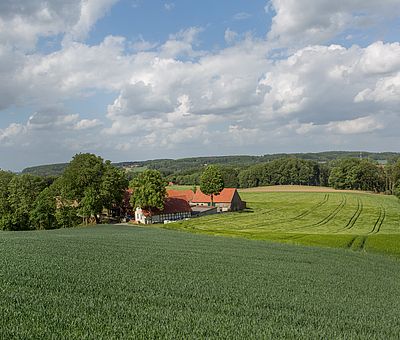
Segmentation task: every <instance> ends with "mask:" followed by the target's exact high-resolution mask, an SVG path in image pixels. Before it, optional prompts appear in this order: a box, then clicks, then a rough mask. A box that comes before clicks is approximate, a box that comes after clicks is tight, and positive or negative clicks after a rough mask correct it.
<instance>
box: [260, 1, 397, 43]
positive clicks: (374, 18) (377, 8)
mask: <svg viewBox="0 0 400 340" xmlns="http://www.w3.org/2000/svg"><path fill="white" fill-rule="evenodd" d="M270 6H271V7H272V8H273V10H274V11H275V12H276V15H275V16H274V18H273V21H272V27H271V30H270V32H269V33H268V38H269V39H270V40H271V41H274V42H276V43H278V44H279V45H280V46H286V47H289V46H305V45H308V44H319V43H324V42H327V41H329V40H330V39H332V38H334V37H336V36H338V35H339V34H340V33H341V32H343V31H345V30H346V29H348V28H355V29H357V28H365V27H364V26H366V25H368V26H374V25H377V24H378V22H382V21H384V20H388V18H390V17H393V15H394V13H398V11H399V9H400V3H399V1H398V0H386V1H383V2H382V1H378V0H346V1H342V0H338V1H331V0H303V1H298V0H271V1H270ZM267 8H269V7H267Z"/></svg>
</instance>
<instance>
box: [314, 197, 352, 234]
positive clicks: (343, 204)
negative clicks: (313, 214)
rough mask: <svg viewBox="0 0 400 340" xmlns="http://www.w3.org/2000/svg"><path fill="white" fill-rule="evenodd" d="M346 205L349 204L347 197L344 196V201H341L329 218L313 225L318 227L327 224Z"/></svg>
mask: <svg viewBox="0 0 400 340" xmlns="http://www.w3.org/2000/svg"><path fill="white" fill-rule="evenodd" d="M346 203H347V197H346V196H345V195H342V200H341V201H340V203H339V205H338V206H337V207H336V208H335V209H334V210H333V211H332V212H331V213H330V214H329V215H328V216H326V217H324V218H323V219H322V220H321V221H319V222H317V223H314V224H312V226H315V227H317V226H321V225H325V224H327V223H328V222H329V221H331V220H332V219H333V218H334V217H335V216H336V215H337V214H338V213H339V212H340V211H341V210H342V209H343V208H344V206H345V205H346Z"/></svg>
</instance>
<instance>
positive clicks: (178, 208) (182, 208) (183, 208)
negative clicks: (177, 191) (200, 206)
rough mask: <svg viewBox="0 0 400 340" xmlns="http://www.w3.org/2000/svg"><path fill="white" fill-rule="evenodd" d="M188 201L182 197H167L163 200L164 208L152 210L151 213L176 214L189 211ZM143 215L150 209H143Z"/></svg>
mask: <svg viewBox="0 0 400 340" xmlns="http://www.w3.org/2000/svg"><path fill="white" fill-rule="evenodd" d="M191 211H192V209H191V208H190V205H189V203H188V202H187V201H186V200H185V199H184V198H179V197H167V198H166V199H165V201H164V209H163V210H162V211H160V210H158V209H156V210H153V211H152V215H160V214H176V213H180V212H191ZM143 214H144V215H145V216H149V215H150V211H148V210H144V209H143Z"/></svg>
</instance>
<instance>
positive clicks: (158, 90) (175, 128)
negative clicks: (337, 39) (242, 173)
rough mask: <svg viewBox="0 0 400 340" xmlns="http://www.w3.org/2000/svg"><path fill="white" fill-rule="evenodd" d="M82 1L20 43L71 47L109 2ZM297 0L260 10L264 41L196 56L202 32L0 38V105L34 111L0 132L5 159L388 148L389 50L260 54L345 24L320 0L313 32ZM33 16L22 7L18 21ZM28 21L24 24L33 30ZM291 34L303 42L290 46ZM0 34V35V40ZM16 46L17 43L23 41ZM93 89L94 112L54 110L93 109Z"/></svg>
mask: <svg viewBox="0 0 400 340" xmlns="http://www.w3.org/2000/svg"><path fill="white" fill-rule="evenodd" d="M21 1H22V0H21ZM307 1H308V2H307V3H308V4H309V5H310V6H311V5H312V4H313V3H314V2H313V1H311V0H307ZM10 3H11V2H10ZM35 3H39V2H33V4H35ZM55 3H56V2H55ZM71 3H72V2H71ZM85 3H86V6H87V7H86V10H83V7H82V6H81V5H82V3H81V2H78V1H76V3H75V4H76V6H75V7H71V8H72V9H71V11H72V12H73V13H74V14H73V15H72V12H71V15H70V16H69V19H68V20H64V21H62V22H61V23H55V24H54V23H52V22H53V21H52V20H53V19H52V18H53V17H55V14H51V15H50V17H49V18H50V19H48V20H49V21H48V22H49V23H51V25H53V24H54V25H56V26H54V27H55V28H54V29H53V28H51V27H52V26H51V25H50V24H49V25H50V26H48V27H50V28H48V27H47V26H46V27H47V28H43V27H44V26H43V27H42V26H41V25H42V24H40V25H38V26H37V29H36V30H33V35H32V37H31V38H29V37H28V38H29V39H32V41H33V40H35V39H36V38H37V36H40V35H49V34H53V33H52V32H70V33H68V34H69V37H71V38H73V40H78V39H84V36H85V35H86V34H87V33H88V32H89V30H90V27H92V26H93V24H94V22H95V21H96V20H97V19H98V18H100V17H101V16H102V15H104V14H105V13H107V10H108V9H109V6H111V5H112V3H113V1H102V2H99V3H97V4H95V3H93V2H85ZM297 3H298V2H296V3H295V2H293V1H289V0H281V1H280V2H279V3H278V1H277V0H276V1H273V2H272V4H273V5H274V6H275V7H274V8H275V9H277V6H280V7H279V9H278V10H277V16H276V17H275V19H274V20H275V21H274V25H275V26H273V30H272V31H271V32H272V33H271V34H270V36H269V39H270V40H266V39H257V38H254V37H251V35H247V36H244V37H243V36H242V35H238V34H237V33H236V32H234V31H232V30H230V29H227V30H226V31H225V35H224V37H225V40H226V42H227V44H229V46H228V47H227V48H224V49H220V50H215V51H203V50H201V51H199V46H200V45H199V39H200V36H199V35H200V33H201V32H202V30H203V29H202V28H197V27H192V28H189V29H186V30H182V31H180V32H178V33H176V34H171V35H170V36H169V38H168V40H167V41H165V42H164V43H162V44H158V43H151V42H147V41H145V40H144V39H143V38H142V37H141V36H139V39H137V40H136V41H133V42H130V41H126V39H125V38H123V37H116V36H108V37H106V38H105V39H104V40H103V41H102V42H101V43H99V44H98V45H92V46H90V45H88V44H85V43H84V42H77V41H69V43H66V40H65V41H64V42H65V43H64V45H63V46H62V47H61V49H60V50H58V51H56V52H53V53H50V54H47V55H43V54H40V53H37V52H36V53H35V52H30V53H25V52H24V50H22V49H20V48H19V47H18V48H14V47H13V46H10V45H9V44H8V43H3V44H2V43H1V41H2V40H0V79H3V80H5V81H2V82H0V109H1V110H4V109H7V108H8V109H11V108H13V107H32V110H31V111H30V112H35V113H34V114H32V115H31V117H30V118H29V119H28V120H27V121H26V122H21V121H20V119H19V118H18V119H17V118H16V121H15V122H14V123H13V124H9V125H8V126H6V127H5V128H3V129H2V130H0V147H1V148H2V151H5V150H10V151H9V152H10V153H9V154H10V155H11V154H14V152H15V150H19V152H20V154H26V153H28V154H29V155H32V157H33V156H39V158H40V157H44V156H41V154H40V152H39V151H37V152H36V153H35V150H42V152H46V153H48V154H49V155H53V156H54V157H55V160H56V159H58V158H57V157H60V156H58V154H61V153H62V154H63V155H69V154H70V153H71V152H78V151H84V150H89V151H92V152H95V151H96V150H97V151H104V150H105V151H104V152H108V153H109V154H110V155H119V156H118V157H121V158H122V159H124V158H125V159H129V158H131V157H135V158H142V159H144V158H152V157H158V156H163V155H162V153H163V152H164V151H162V150H166V151H165V153H167V154H168V157H170V156H172V157H177V156H179V155H183V156H190V155H195V154H216V153H238V152H242V153H265V152H273V151H279V150H280V148H286V150H282V151H296V150H299V149H300V150H299V151H301V150H305V149H307V148H309V149H310V148H312V149H313V148H317V147H318V148H328V149H329V148H332V147H331V146H332V145H340V146H346V145H347V146H350V147H348V148H352V147H354V148H356V147H357V145H360V146H361V148H368V147H369V146H372V147H375V146H376V147H378V145H394V146H396V145H398V142H397V144H396V139H395V138H397V131H398V128H399V127H400V117H399V115H398V112H399V111H398V107H397V106H398V101H399V98H400V96H399V94H400V62H399V60H400V47H399V43H384V42H375V43H371V44H370V45H369V46H367V47H365V48H362V47H360V46H356V45H354V46H352V47H350V48H346V47H343V46H340V45H334V44H332V45H329V46H324V45H315V44H313V45H310V46H307V47H299V48H296V49H293V50H291V51H289V52H287V55H288V56H286V52H285V53H284V54H282V55H280V56H279V58H272V57H271V55H270V53H271V42H272V40H275V42H277V43H279V44H280V43H282V42H285V41H286V42H289V41H294V40H293V39H295V40H296V39H299V42H300V44H299V45H300V46H301V45H302V44H303V43H304V42H305V41H308V42H313V41H324V39H326V38H327V37H330V36H331V33H330V32H331V30H335V29H336V28H337V29H339V30H342V29H345V28H346V27H349V26H348V25H349V22H348V20H347V19H346V20H344V21H343V23H344V24H343V27H342V26H340V25H339V24H338V22H339V21H337V20H336V19H337V18H339V17H340V15H341V14H340V13H342V12H343V13H344V16H343V18H347V16H350V17H351V18H353V17H354V15H353V14H352V10H351V8H353V7H351V6H353V5H354V1H352V2H351V5H350V4H347V2H346V3H345V2H344V1H339V2H338V3H339V4H340V6H339V5H338V4H337V3H331V6H328V4H327V2H326V1H320V2H319V4H318V5H317V8H316V9H315V11H320V12H321V20H323V21H324V20H328V21H327V22H328V23H325V21H324V22H322V23H321V25H320V26H318V20H317V19H315V18H314V17H313V15H311V14H310V13H308V11H311V12H312V11H314V9H312V8H311V9H307V11H305V12H304V11H303V12H302V11H295V10H294V9H296V8H298V4H297ZM366 3H368V4H369V5H368V4H364V5H362V6H361V8H362V9H363V11H365V13H366V14H363V15H365V16H367V17H368V15H369V14H368V13H369V12H368V11H369V10H370V8H375V7H374V6H375V5H374V2H373V1H370V0H367V1H366ZM388 4H389V5H384V6H383V7H385V8H393V4H394V2H392V1H390V0H389V2H388ZM58 5H59V6H61V7H62V4H61V3H59V4H58ZM1 6H2V4H0V9H1V8H2V7H1ZM90 6H94V7H90ZM296 6H297V7H296ZM61 7H60V8H61ZM37 8H38V7H35V6H34V5H32V9H31V10H30V11H29V13H36V12H38V11H39V10H38V9H37ZM57 8H58V7H57ZM62 8H64V7H62ZM82 11H83V12H82ZM85 11H89V12H91V13H92V14H90V15H89V14H87V13H88V12H85ZM285 11H286V12H285ZM367 12H368V13H367ZM378 12H379V13H382V11H381V10H379V11H378ZM27 13H28V12H27ZM49 13H53V12H51V11H50V12H49ZM54 13H59V10H58V9H57V10H56V9H54ZM76 13H78V14H76ZM82 13H86V14H84V15H82ZM285 13H286V14H285ZM315 13H317V12H315ZM332 13H334V14H332ZM335 13H336V14H335ZM337 13H339V14H340V15H339V17H338V16H337ZM379 13H378V14H379ZM24 15H25V16H27V15H28V14H24V13H22V14H21V13H19V14H18V15H17V16H20V17H24ZM85 15H86V16H85ZM285 15H289V17H290V16H291V17H292V18H293V22H292V23H291V25H292V26H290V25H289V26H288V27H284V28H281V27H280V26H279V25H278V23H281V24H282V22H283V21H282V20H283V19H284V16H285ZM357 15H358V14H357ZM64 16H65V15H64ZM282 16H283V17H282ZM9 17H10V18H11V17H12V16H9ZM38 17H40V15H39V16H38ZM7 18H8V17H7V16H6V15H2V14H1V11H0V22H1V20H3V22H5V20H11V19H7ZM40 18H41V19H40ZM40 18H39V19H40V20H44V19H43V18H42V17H40ZM96 18H97V19H96ZM39 19H37V18H36V19H35V20H39ZM331 19H332V20H331ZM29 20H31V21H29ZM29 20H28V19H27V25H28V24H29V25H31V24H32V25H36V24H35V23H33V21H32V20H33V19H29ZM40 20H39V21H40ZM46 20H47V19H46ZM46 20H44V21H46ZM299 20H300V21H299ZM357 20H358V19H357ZM57 25H59V26H57ZM339 26H340V27H339ZM35 27H36V26H35ZM74 27H75V29H77V27H80V28H79V30H78V31H79V32H78V31H74V29H73V28H74ZM335 27H336V28H335ZM338 27H339V28H338ZM286 29H287V31H285V30H286ZM292 30H293V31H292ZM313 30H314V31H315V35H311V33H310V32H314V31H313ZM277 32H278V33H279V34H278V33H277ZM332 32H333V31H332ZM14 33H15V32H14ZM14 33H13V34H14ZM301 33H304V34H303V36H304V38H305V40H304V41H303V40H301V38H298V35H297V34H301ZM336 33H337V31H336ZM336 33H335V34H336ZM2 34H3V35H2ZM6 34H8V33H7V32H6V33H0V39H3V38H4V37H6ZM274 34H278V35H276V36H274ZM332 34H334V33H332ZM18 39H19V38H18ZM18 39H16V40H15V42H16V43H17V44H22V45H23V44H24V43H25V42H23V40H18ZM29 39H28V40H29ZM271 39H272V40H271ZM300 40H301V41H300ZM3 41H4V40H3ZM272 45H273V44H272ZM18 46H19V45H18ZM273 46H279V45H273ZM132 51H133V52H132ZM99 90H100V91H102V93H107V94H108V95H112V96H113V97H112V99H111V100H110V101H109V105H108V107H103V108H100V109H98V108H97V109H96V111H97V112H98V113H97V114H96V115H95V116H92V115H91V116H90V117H89V118H88V117H85V118H83V117H81V116H80V115H78V114H76V113H71V112H75V110H71V109H69V110H66V109H65V108H66V107H67V108H68V103H71V102H73V101H74V100H77V99H79V100H80V101H81V102H84V101H85V98H86V97H90V96H91V97H93V98H92V99H91V100H93V101H95V100H96V96H97V95H98V91H99ZM99 96H100V95H99ZM62 104H64V105H62ZM74 105H76V103H75V104H74ZM84 106H85V105H83V107H84ZM43 107H45V108H47V109H41V108H43ZM72 107H74V106H72ZM79 111H81V110H79ZM84 113H86V114H88V112H84ZM379 137H380V138H379ZM389 140H390V141H391V143H392V144H388V142H387V141H389ZM393 140H395V143H393ZM48 141H51V143H49V142H48ZM385 143H386V144H385ZM138 146H139V147H138ZM396 147H397V146H396ZM398 147H400V145H398ZM7 148H8V149H7ZM309 149H307V150H309ZM133 151H135V153H134V156H132V155H133ZM157 152H158V154H157ZM164 156H165V155H164ZM46 157H47V156H46ZM48 157H50V156H48ZM109 157H110V156H109ZM32 159H33V158H32Z"/></svg>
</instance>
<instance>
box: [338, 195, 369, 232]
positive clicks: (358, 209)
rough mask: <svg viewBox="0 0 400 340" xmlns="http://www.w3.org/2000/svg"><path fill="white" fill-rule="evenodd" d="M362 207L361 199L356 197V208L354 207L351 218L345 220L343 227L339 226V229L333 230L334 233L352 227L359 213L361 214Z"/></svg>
mask: <svg viewBox="0 0 400 340" xmlns="http://www.w3.org/2000/svg"><path fill="white" fill-rule="evenodd" d="M363 208H364V205H363V202H362V200H361V199H360V198H359V197H357V209H356V211H355V212H354V214H353V215H352V216H351V218H350V220H349V221H348V222H347V224H346V225H345V226H344V227H343V228H341V229H339V230H337V231H335V233H338V232H340V231H343V230H350V229H352V228H353V227H354V225H355V224H356V222H357V220H358V218H359V217H360V215H361V213H362V211H363Z"/></svg>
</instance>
